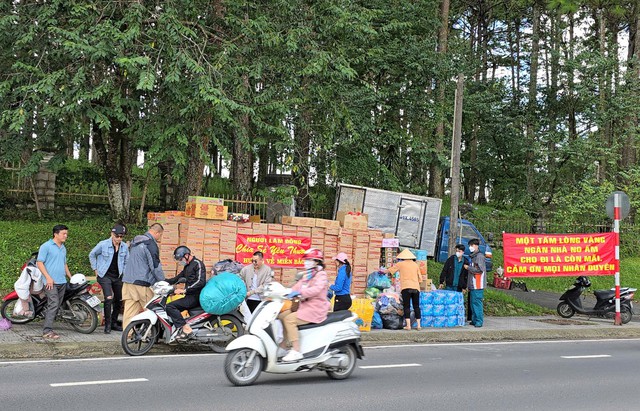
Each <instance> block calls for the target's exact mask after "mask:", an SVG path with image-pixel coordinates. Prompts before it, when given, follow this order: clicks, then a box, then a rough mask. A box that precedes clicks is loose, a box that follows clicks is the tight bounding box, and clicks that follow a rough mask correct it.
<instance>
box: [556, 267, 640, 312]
mask: <svg viewBox="0 0 640 411" xmlns="http://www.w3.org/2000/svg"><path fill="white" fill-rule="evenodd" d="M589 287H591V281H590V280H589V277H585V276H580V277H578V278H576V280H575V282H574V283H573V286H572V287H571V288H569V289H568V290H567V291H565V292H564V294H562V296H560V303H559V304H558V307H557V311H558V314H560V316H561V317H563V318H570V317H572V316H573V315H574V314H575V313H578V314H584V315H588V316H590V317H603V318H614V317H615V315H616V291H615V289H611V290H596V291H594V292H593V294H594V295H595V296H596V305H595V306H594V307H593V308H585V307H583V306H582V301H581V299H580V297H581V296H582V293H583V292H584V291H586V290H587V288H589ZM636 291H637V289H636V288H629V287H624V288H621V289H620V318H621V320H622V323H623V324H626V323H628V322H629V321H631V317H632V316H633V303H632V299H633V295H634V293H635V292H636Z"/></svg>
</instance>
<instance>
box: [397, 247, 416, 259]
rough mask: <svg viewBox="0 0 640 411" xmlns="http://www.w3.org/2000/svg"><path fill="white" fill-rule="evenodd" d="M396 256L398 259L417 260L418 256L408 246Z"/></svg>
mask: <svg viewBox="0 0 640 411" xmlns="http://www.w3.org/2000/svg"><path fill="white" fill-rule="evenodd" d="M396 258H397V259H398V260H415V259H416V256H415V255H413V253H412V252H411V251H409V249H408V248H405V249H404V250H402V252H401V253H400V254H398V256H397V257H396Z"/></svg>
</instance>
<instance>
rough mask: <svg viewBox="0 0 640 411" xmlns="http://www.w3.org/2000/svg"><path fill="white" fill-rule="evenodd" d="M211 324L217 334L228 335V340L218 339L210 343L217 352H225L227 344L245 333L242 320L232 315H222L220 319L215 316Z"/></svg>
mask: <svg viewBox="0 0 640 411" xmlns="http://www.w3.org/2000/svg"><path fill="white" fill-rule="evenodd" d="M209 324H210V325H211V329H212V330H213V331H214V332H215V333H216V334H218V333H219V334H222V335H225V336H227V339H226V341H217V342H214V343H211V344H209V346H210V347H211V349H212V350H213V351H214V352H217V353H223V352H225V351H226V350H225V348H226V346H227V344H229V343H230V342H231V341H233V340H235V339H236V338H238V337H239V336H241V335H242V334H244V327H243V325H242V322H241V321H240V320H238V319H237V318H236V317H234V316H232V315H221V316H220V321H218V319H217V318H215V317H214V318H213V319H211V321H210V322H209Z"/></svg>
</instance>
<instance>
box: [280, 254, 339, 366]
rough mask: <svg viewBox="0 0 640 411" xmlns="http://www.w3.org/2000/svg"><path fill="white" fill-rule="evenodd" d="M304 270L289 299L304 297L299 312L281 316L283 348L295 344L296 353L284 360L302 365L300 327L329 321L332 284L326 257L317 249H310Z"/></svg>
mask: <svg viewBox="0 0 640 411" xmlns="http://www.w3.org/2000/svg"><path fill="white" fill-rule="evenodd" d="M302 258H303V259H304V269H305V271H304V272H303V273H302V276H301V278H300V279H299V280H298V281H297V282H296V283H295V285H294V286H293V287H292V288H291V293H289V295H288V296H287V297H289V298H294V297H300V305H299V307H298V310H297V311H295V312H292V311H291V310H286V311H284V312H282V313H280V315H279V316H278V318H279V319H280V321H282V324H283V326H284V339H283V342H282V344H281V345H280V348H282V349H283V350H284V349H286V346H285V344H286V341H287V340H288V341H289V342H290V343H291V346H292V349H291V350H289V352H287V354H286V355H285V356H284V357H283V358H282V361H284V362H294V361H300V360H301V359H302V358H303V355H302V353H301V352H300V336H299V335H300V334H299V332H298V325H302V324H309V323H316V324H317V323H321V322H323V321H324V320H326V319H327V314H328V313H329V307H330V303H329V300H327V291H328V289H329V281H328V280H327V273H326V272H325V271H324V262H323V260H324V255H323V254H322V251H320V250H318V249H317V248H310V249H308V250H307V251H305V252H304V255H303V257H302Z"/></svg>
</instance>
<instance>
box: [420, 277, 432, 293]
mask: <svg viewBox="0 0 640 411" xmlns="http://www.w3.org/2000/svg"><path fill="white" fill-rule="evenodd" d="M422 289H423V290H424V291H431V279H429V278H427V279H425V280H423V281H422Z"/></svg>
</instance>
